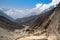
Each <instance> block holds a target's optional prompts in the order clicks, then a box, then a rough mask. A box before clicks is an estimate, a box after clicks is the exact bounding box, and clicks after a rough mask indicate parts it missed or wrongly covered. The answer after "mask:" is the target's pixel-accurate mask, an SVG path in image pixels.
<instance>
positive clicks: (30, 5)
mask: <svg viewBox="0 0 60 40" xmlns="http://www.w3.org/2000/svg"><path fill="white" fill-rule="evenodd" d="M59 2H60V0H0V10H2V11H4V12H5V13H6V14H7V15H9V16H11V17H12V18H14V19H17V18H23V17H26V16H31V15H38V14H40V13H41V12H43V11H44V10H50V8H51V7H56V5H57V4H58V3H59Z"/></svg>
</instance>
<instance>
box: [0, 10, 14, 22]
mask: <svg viewBox="0 0 60 40" xmlns="http://www.w3.org/2000/svg"><path fill="white" fill-rule="evenodd" d="M0 16H4V17H6V18H7V19H9V20H11V21H14V19H13V18H11V17H10V16H8V15H7V14H5V13H4V12H3V11H2V10H0Z"/></svg>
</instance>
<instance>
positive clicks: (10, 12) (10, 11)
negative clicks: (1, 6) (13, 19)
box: [5, 9, 14, 16]
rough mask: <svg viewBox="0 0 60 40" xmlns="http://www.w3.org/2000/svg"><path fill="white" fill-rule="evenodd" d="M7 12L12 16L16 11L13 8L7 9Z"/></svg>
mask: <svg viewBox="0 0 60 40" xmlns="http://www.w3.org/2000/svg"><path fill="white" fill-rule="evenodd" d="M5 13H6V14H7V15H9V16H11V15H13V14H14V12H13V10H12V9H10V10H7V11H6V12H5Z"/></svg>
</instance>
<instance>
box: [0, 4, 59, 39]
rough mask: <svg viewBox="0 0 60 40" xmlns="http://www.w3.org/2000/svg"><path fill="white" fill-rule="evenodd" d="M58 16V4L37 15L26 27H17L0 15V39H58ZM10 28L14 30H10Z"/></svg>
mask: <svg viewBox="0 0 60 40" xmlns="http://www.w3.org/2000/svg"><path fill="white" fill-rule="evenodd" d="M59 18H60V4H59V5H57V7H56V8H54V9H52V10H50V11H48V12H46V13H44V14H43V15H42V16H39V17H38V18H37V20H35V22H34V23H33V24H32V25H31V26H29V28H27V29H26V28H23V26H19V27H18V24H17V25H16V24H14V23H13V22H11V21H9V20H7V19H6V18H5V17H2V16H1V19H3V20H1V19H0V40H60V19H59ZM6 20H7V21H6ZM7 25H8V26H7ZM20 27H22V28H23V29H20ZM9 28H10V30H9ZM12 29H14V31H11V30H12Z"/></svg>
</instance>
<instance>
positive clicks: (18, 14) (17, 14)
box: [0, 0, 60, 19]
mask: <svg viewBox="0 0 60 40" xmlns="http://www.w3.org/2000/svg"><path fill="white" fill-rule="evenodd" d="M59 2H60V0H52V2H51V3H49V4H41V3H37V4H36V5H35V6H36V7H35V8H32V9H26V10H20V9H15V8H13V9H9V10H7V11H5V13H6V14H7V15H9V16H11V17H13V18H15V19H16V18H22V17H25V16H31V15H38V14H40V13H41V12H43V11H44V10H50V9H49V8H50V7H56V5H57V4H58V3H59ZM0 9H1V8H0Z"/></svg>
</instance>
